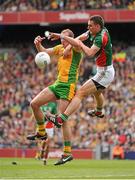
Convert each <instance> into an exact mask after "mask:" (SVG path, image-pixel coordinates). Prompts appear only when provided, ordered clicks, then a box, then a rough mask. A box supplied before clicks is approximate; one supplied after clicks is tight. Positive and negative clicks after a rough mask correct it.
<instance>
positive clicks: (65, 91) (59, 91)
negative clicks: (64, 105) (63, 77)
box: [48, 81, 76, 101]
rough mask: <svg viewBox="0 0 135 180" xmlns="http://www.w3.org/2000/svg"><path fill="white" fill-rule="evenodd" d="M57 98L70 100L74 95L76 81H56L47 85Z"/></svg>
mask: <svg viewBox="0 0 135 180" xmlns="http://www.w3.org/2000/svg"><path fill="white" fill-rule="evenodd" d="M48 88H49V89H50V90H51V91H52V92H53V93H54V94H55V96H56V97H57V98H58V99H66V100H69V101H70V100H71V99H72V98H73V97H74V95H75V90H76V83H64V82H58V81H56V82H55V83H54V84H52V85H50V86H49V87H48Z"/></svg>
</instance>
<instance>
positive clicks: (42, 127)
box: [37, 121, 46, 136]
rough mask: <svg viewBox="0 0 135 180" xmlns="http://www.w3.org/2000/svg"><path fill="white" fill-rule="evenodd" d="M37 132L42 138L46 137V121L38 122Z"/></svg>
mask: <svg viewBox="0 0 135 180" xmlns="http://www.w3.org/2000/svg"><path fill="white" fill-rule="evenodd" d="M37 131H38V133H39V134H40V135H41V136H44V135H45V133H46V131H45V125H44V121H37Z"/></svg>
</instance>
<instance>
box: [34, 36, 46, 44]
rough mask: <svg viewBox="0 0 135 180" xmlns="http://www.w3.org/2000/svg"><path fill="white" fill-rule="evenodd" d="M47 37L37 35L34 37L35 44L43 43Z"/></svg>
mask: <svg viewBox="0 0 135 180" xmlns="http://www.w3.org/2000/svg"><path fill="white" fill-rule="evenodd" d="M44 39H45V37H41V36H37V37H36V38H35V39H34V44H35V45H39V44H41V42H42V41H43V40H44Z"/></svg>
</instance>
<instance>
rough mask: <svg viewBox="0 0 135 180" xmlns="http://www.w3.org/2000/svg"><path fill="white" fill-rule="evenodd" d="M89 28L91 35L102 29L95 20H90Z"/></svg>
mask: <svg viewBox="0 0 135 180" xmlns="http://www.w3.org/2000/svg"><path fill="white" fill-rule="evenodd" d="M88 30H89V31H90V34H91V35H93V36H94V35H96V34H97V32H99V30H100V26H99V24H95V23H94V22H93V21H90V20H89V21H88Z"/></svg>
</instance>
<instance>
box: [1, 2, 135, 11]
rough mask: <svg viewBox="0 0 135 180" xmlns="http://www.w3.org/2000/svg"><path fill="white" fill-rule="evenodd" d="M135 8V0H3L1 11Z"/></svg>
mask: <svg viewBox="0 0 135 180" xmlns="http://www.w3.org/2000/svg"><path fill="white" fill-rule="evenodd" d="M121 8H123V9H130V10H133V9H135V0H101V1H99V0H86V1H84V0H80V1H78V0H51V1H47V0H33V1H32V0H14V1H12V0H1V1H0V11H5V12H9V11H12V12H15V11H37V10H74V9H76V10H81V9H121Z"/></svg>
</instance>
